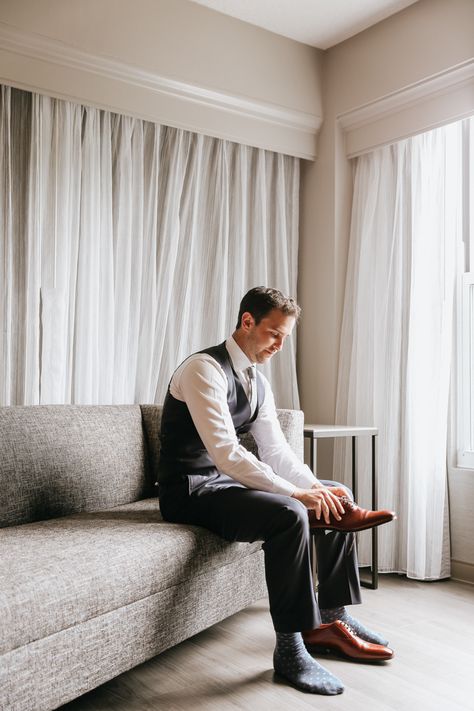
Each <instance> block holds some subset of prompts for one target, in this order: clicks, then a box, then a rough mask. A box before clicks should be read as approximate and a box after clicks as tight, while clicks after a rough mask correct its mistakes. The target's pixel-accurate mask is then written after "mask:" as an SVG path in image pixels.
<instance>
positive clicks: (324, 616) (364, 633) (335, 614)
mask: <svg viewBox="0 0 474 711" xmlns="http://www.w3.org/2000/svg"><path fill="white" fill-rule="evenodd" d="M320 613H321V621H322V622H323V623H324V624H326V623H328V622H334V621H335V620H341V622H345V623H346V624H347V625H349V627H350V628H351V630H352V631H353V632H354V634H356V635H357V636H358V637H360V638H361V639H363V640H364V641H365V642H372V644H382V645H383V646H384V647H388V642H387V640H386V639H384V638H383V637H381V636H380V635H379V634H377V632H372V631H371V630H369V629H367V627H364V625H363V624H362V623H361V622H359V621H358V620H356V619H354V618H353V617H352V616H351V615H349V613H348V612H347V610H346V608H345V607H331V608H326V609H321V610H320Z"/></svg>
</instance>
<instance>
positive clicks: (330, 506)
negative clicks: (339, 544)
mask: <svg viewBox="0 0 474 711" xmlns="http://www.w3.org/2000/svg"><path fill="white" fill-rule="evenodd" d="M336 491H338V492H339V491H340V492H341V493H342V490H341V489H337V487H334V486H333V487H329V486H324V484H321V483H320V482H316V483H315V484H313V486H312V487H311V489H296V490H295V492H294V493H293V494H292V497H293V498H294V499H297V501H301V503H302V504H304V506H306V508H307V509H314V511H315V514H316V518H317V519H318V520H319V519H320V518H321V515H322V516H323V518H324V520H325V522H326V523H329V515H330V514H331V513H332V514H333V516H334V518H335V519H336V521H340V520H341V514H343V513H344V507H343V505H342V503H341V502H340V500H339V498H338V496H337V494H336V493H335V492H336Z"/></svg>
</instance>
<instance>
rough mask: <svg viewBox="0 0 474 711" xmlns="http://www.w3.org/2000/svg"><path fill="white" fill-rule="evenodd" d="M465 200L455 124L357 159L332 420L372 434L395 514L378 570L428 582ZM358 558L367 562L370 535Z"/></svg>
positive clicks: (443, 565)
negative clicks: (371, 428) (373, 430)
mask: <svg viewBox="0 0 474 711" xmlns="http://www.w3.org/2000/svg"><path fill="white" fill-rule="evenodd" d="M461 204H462V125H461V123H458V124H452V125H449V126H446V127H443V128H440V129H437V130H434V131H431V132H429V133H425V134H422V135H420V136H416V137H414V138H411V139H409V140H405V141H402V142H400V143H397V144H395V145H391V146H388V147H385V148H381V149H379V150H376V151H374V152H373V153H370V154H368V155H364V156H361V157H359V158H357V159H356V161H355V175H354V198H353V209H352V223H351V237H350V247H349V259H348V272H347V283H346V295H345V306H344V318H343V326H342V333H341V350H340V365H339V381H338V394H337V411H336V418H337V420H336V421H337V422H338V423H351V424H357V425H375V426H377V427H378V428H379V438H378V439H379V442H378V462H379V503H380V505H383V507H387V508H394V509H395V510H396V511H397V512H398V521H397V522H396V523H394V524H391V525H389V526H383V527H382V528H381V529H380V532H379V540H380V544H379V566H380V570H381V571H391V572H403V573H406V574H407V575H408V576H409V577H412V578H418V579H426V580H432V579H437V578H442V577H446V576H448V575H449V572H450V563H449V528H448V516H447V473H446V447H447V424H448V404H449V383H450V367H451V362H452V346H453V303H454V293H455V292H454V289H455V274H456V260H457V253H458V250H459V245H460V244H461V240H462V209H461ZM345 453H346V452H345V449H343V448H342V447H339V448H338V450H337V456H336V458H335V471H336V472H340V471H344V470H345V467H346V470H347V464H348V462H347V461H344V460H345ZM360 467H361V471H360V482H361V483H360V487H359V490H360V492H361V493H362V492H367V493H368V492H369V491H370V472H369V457H368V452H367V451H366V450H364V449H363V451H362V452H361V461H360ZM335 476H337V475H336V474H335ZM365 503H366V504H369V499H366V500H365ZM360 557H361V560H362V562H364V563H367V562H368V560H370V558H369V538H368V537H363V540H361V542H360Z"/></svg>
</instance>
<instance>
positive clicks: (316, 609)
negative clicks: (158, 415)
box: [158, 287, 393, 694]
mask: <svg viewBox="0 0 474 711" xmlns="http://www.w3.org/2000/svg"><path fill="white" fill-rule="evenodd" d="M299 313H300V308H299V306H298V305H297V304H296V302H295V301H294V300H293V299H292V298H289V297H286V296H284V295H283V294H282V293H281V292H280V291H277V290H276V289H269V288H264V287H257V288H254V289H251V290H250V291H249V292H248V293H247V294H246V295H245V296H244V297H243V299H242V302H241V305H240V311H239V316H238V322H237V327H236V330H235V332H234V333H233V335H232V336H230V337H229V338H228V339H227V340H226V341H225V342H224V343H222V344H220V345H218V346H214V347H212V348H208V349H206V350H204V351H201V352H200V353H196V354H194V355H192V356H190V357H189V358H187V359H186V360H185V361H184V362H183V363H182V364H181V365H180V366H179V367H178V369H177V370H176V371H175V373H174V375H173V377H172V379H171V382H170V386H169V389H168V393H167V396H166V399H165V402H164V407H163V415H162V423H161V459H160V467H159V477H158V478H159V487H160V489H159V491H160V508H161V511H162V514H163V517H164V518H165V519H166V520H167V521H172V522H181V523H190V524H194V525H199V526H204V527H206V528H208V529H210V530H211V531H214V532H215V533H217V534H219V535H220V536H222V537H223V538H225V539H226V540H229V541H256V540H261V541H263V550H264V556H265V575H266V581H267V587H268V594H269V601H270V613H271V616H272V620H273V625H274V628H275V632H276V647H275V652H274V669H275V672H277V673H278V674H279V675H280V676H282V677H285V678H286V679H287V680H288V681H290V682H291V683H292V684H294V685H295V686H296V687H298V688H300V689H302V690H304V691H309V692H313V693H316V694H339V693H341V692H342V691H343V685H342V683H341V681H340V680H339V679H338V678H337V677H335V676H333V675H332V674H330V673H329V672H328V671H327V670H325V669H324V667H322V666H321V665H320V664H318V662H316V661H315V660H314V659H313V657H312V656H311V655H310V654H309V652H308V649H309V650H310V651H313V652H314V651H318V650H330V651H333V652H337V653H342V654H343V655H344V656H346V657H349V658H352V659H354V660H357V661H360V660H378V659H390V658H391V657H392V656H393V653H392V651H391V650H390V649H388V647H387V646H386V645H387V642H385V641H384V640H383V639H382V638H381V637H380V636H379V635H378V634H376V633H374V632H371V631H370V630H368V629H366V628H365V627H364V626H363V625H362V624H361V623H360V622H358V621H357V620H355V619H354V618H353V617H351V616H350V615H349V614H348V612H347V611H346V608H345V606H346V605H351V604H358V603H360V602H361V596H360V585H359V577H358V567H357V557H356V551H355V545H354V542H355V541H354V533H353V531H356V530H361V529H363V528H370V527H372V526H377V525H380V524H381V523H385V522H387V521H389V520H391V519H392V518H393V514H392V513H391V512H389V511H366V510H364V509H361V508H360V507H358V506H356V505H355V504H354V503H353V501H352V498H351V495H350V492H349V490H347V489H345V488H343V487H342V486H341V485H340V484H337V483H335V482H325V481H319V480H317V479H315V477H314V475H313V474H312V472H311V470H310V469H309V468H308V467H307V466H306V465H304V464H303V463H302V462H300V461H299V459H298V458H297V457H296V455H295V454H294V453H293V451H292V450H291V448H290V446H289V445H288V443H287V442H286V440H285V438H284V436H283V434H282V431H281V429H280V426H279V423H278V419H277V414H276V410H275V403H274V398H273V393H272V391H271V387H270V384H269V382H268V380H267V379H266V378H265V377H264V376H263V375H262V374H261V373H259V372H258V371H257V370H256V368H255V364H257V363H265V362H266V361H268V360H269V359H270V358H271V357H272V356H273V355H274V354H275V353H277V352H278V351H279V350H281V348H282V347H283V344H284V342H285V339H286V338H287V337H288V336H289V335H290V334H291V332H292V330H293V328H294V325H295V323H296V321H297V319H298V316H299ZM248 431H251V432H252V434H253V436H254V438H255V441H256V443H257V446H258V451H259V457H260V459H257V458H256V457H255V456H254V455H253V454H252V453H251V452H249V451H248V450H247V449H245V448H244V447H243V446H242V445H241V444H240V443H239V436H240V435H241V434H243V433H245V432H248ZM308 514H310V515H308ZM311 528H318V529H326V531H325V533H326V535H318V537H317V546H316V548H317V562H318V579H319V590H318V603H317V602H316V599H315V595H314V586H313V581H312V574H311V564H310V541H311V536H310V530H311Z"/></svg>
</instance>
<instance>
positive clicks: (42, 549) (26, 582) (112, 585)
mask: <svg viewBox="0 0 474 711" xmlns="http://www.w3.org/2000/svg"><path fill="white" fill-rule="evenodd" d="M260 548H261V542H257V543H253V544H248V543H228V542H226V541H224V540H223V539H221V538H220V537H218V536H216V535H214V534H213V533H211V532H210V531H207V530H206V529H204V528H200V527H198V526H189V525H181V524H170V523H166V522H164V521H163V520H162V518H161V514H160V512H159V502H158V499H156V498H151V499H144V500H141V501H137V502H134V503H129V504H124V505H121V506H116V507H113V508H110V509H106V510H103V511H96V512H92V513H79V514H74V515H70V516H64V517H61V518H56V519H50V520H46V521H40V522H34V523H30V524H26V525H22V526H11V527H8V528H5V529H3V530H1V531H0V549H1V551H2V561H3V564H2V567H1V571H0V590H1V593H0V616H1V617H0V619H2V621H3V625H2V627H3V629H4V630H5V633H6V634H4V635H3V637H2V639H1V640H0V651H1V652H2V653H5V652H8V651H11V650H13V649H17V648H18V647H21V646H23V645H26V644H28V643H31V642H34V641H35V640H40V639H42V638H44V637H47V636H48V635H52V634H54V633H56V632H59V631H61V630H65V629H67V628H69V627H72V626H74V625H77V624H79V623H82V622H85V621H87V620H91V619H92V618H95V617H98V616H100V615H102V614H104V613H107V612H110V611H113V610H117V609H119V608H121V607H123V606H125V605H129V604H130V603H134V602H136V601H138V600H142V599H144V598H147V597H148V596H150V595H153V594H155V593H158V592H160V591H163V590H166V589H170V588H172V587H173V586H178V585H180V584H181V583H183V582H184V581H186V580H188V579H190V578H193V577H195V576H199V575H202V574H203V573H207V572H209V570H212V569H217V568H222V567H224V566H227V565H229V564H232V563H235V562H236V561H239V560H243V559H245V558H246V557H248V556H250V555H252V554H253V553H255V552H256V551H258V550H259V549H260ZM170 612H171V611H170Z"/></svg>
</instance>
